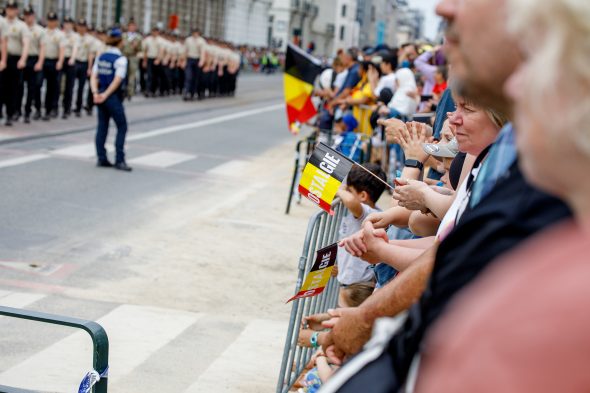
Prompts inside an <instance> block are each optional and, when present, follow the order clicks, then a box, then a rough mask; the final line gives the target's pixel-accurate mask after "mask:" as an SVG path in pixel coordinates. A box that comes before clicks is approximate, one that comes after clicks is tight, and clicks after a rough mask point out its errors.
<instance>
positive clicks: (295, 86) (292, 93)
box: [283, 74, 313, 110]
mask: <svg viewBox="0 0 590 393" xmlns="http://www.w3.org/2000/svg"><path fill="white" fill-rule="evenodd" d="M283 83H284V85H285V101H286V102H287V103H288V104H289V105H293V107H295V108H297V109H298V110H300V109H301V108H303V105H304V104H305V101H306V100H305V99H303V98H302V97H309V96H310V95H311V93H312V92H313V85H310V84H309V83H306V82H304V81H302V80H301V79H297V78H295V77H294V76H291V75H289V74H284V78H283ZM292 102H293V103H297V105H295V104H292Z"/></svg>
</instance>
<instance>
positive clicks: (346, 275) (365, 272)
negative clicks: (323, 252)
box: [336, 203, 380, 285]
mask: <svg viewBox="0 0 590 393" xmlns="http://www.w3.org/2000/svg"><path fill="white" fill-rule="evenodd" d="M362 206H363V214H362V215H361V216H360V217H359V218H354V216H353V215H352V213H351V212H349V211H348V210H347V211H346V212H345V213H344V217H343V218H342V223H341V224H340V231H339V235H340V239H343V238H345V237H347V236H350V235H353V234H355V233H356V232H358V231H360V230H361V228H362V224H363V221H365V219H366V218H367V216H368V215H369V214H371V213H373V212H378V211H380V210H379V209H373V208H372V207H370V206H367V205H365V204H364V203H363V204H362ZM336 260H337V261H338V282H339V283H340V284H344V285H351V284H357V283H360V282H367V281H371V280H373V279H374V278H375V273H374V271H373V268H372V267H371V264H370V263H367V262H365V261H363V260H361V259H360V258H357V257H353V256H352V255H350V254H349V253H348V252H346V250H345V249H343V248H339V249H338V254H337V256H336Z"/></svg>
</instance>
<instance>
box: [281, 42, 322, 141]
mask: <svg viewBox="0 0 590 393" xmlns="http://www.w3.org/2000/svg"><path fill="white" fill-rule="evenodd" d="M321 70H322V67H321V62H320V61H319V60H318V59H316V58H314V57H313V56H311V55H309V54H308V53H306V52H305V51H303V50H302V49H301V48H299V47H297V46H295V45H293V44H291V43H289V46H288V47H287V55H286V58H285V73H284V76H283V79H284V86H285V102H286V104H287V119H288V122H289V130H290V131H291V132H292V133H297V132H298V128H299V125H300V124H301V123H305V122H306V121H308V120H309V119H311V118H312V117H314V116H315V115H316V113H317V110H316V108H315V106H314V105H313V102H312V101H311V93H312V91H313V84H314V81H315V78H316V77H317V76H318V74H319V73H320V72H321Z"/></svg>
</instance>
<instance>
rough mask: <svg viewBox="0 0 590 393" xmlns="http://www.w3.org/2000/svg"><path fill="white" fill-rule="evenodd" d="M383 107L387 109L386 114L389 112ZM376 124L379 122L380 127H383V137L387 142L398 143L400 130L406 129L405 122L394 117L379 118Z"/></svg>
mask: <svg viewBox="0 0 590 393" xmlns="http://www.w3.org/2000/svg"><path fill="white" fill-rule="evenodd" d="M384 108H386V109H387V114H389V108H387V107H384ZM380 110H381V109H380ZM377 124H379V125H380V126H381V127H385V137H386V139H387V143H399V140H400V136H401V134H402V132H404V131H406V124H405V123H404V122H403V121H401V120H399V119H395V118H391V119H379V120H377Z"/></svg>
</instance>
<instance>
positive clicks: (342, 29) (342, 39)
mask: <svg viewBox="0 0 590 393" xmlns="http://www.w3.org/2000/svg"><path fill="white" fill-rule="evenodd" d="M340 41H344V25H342V26H340Z"/></svg>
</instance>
